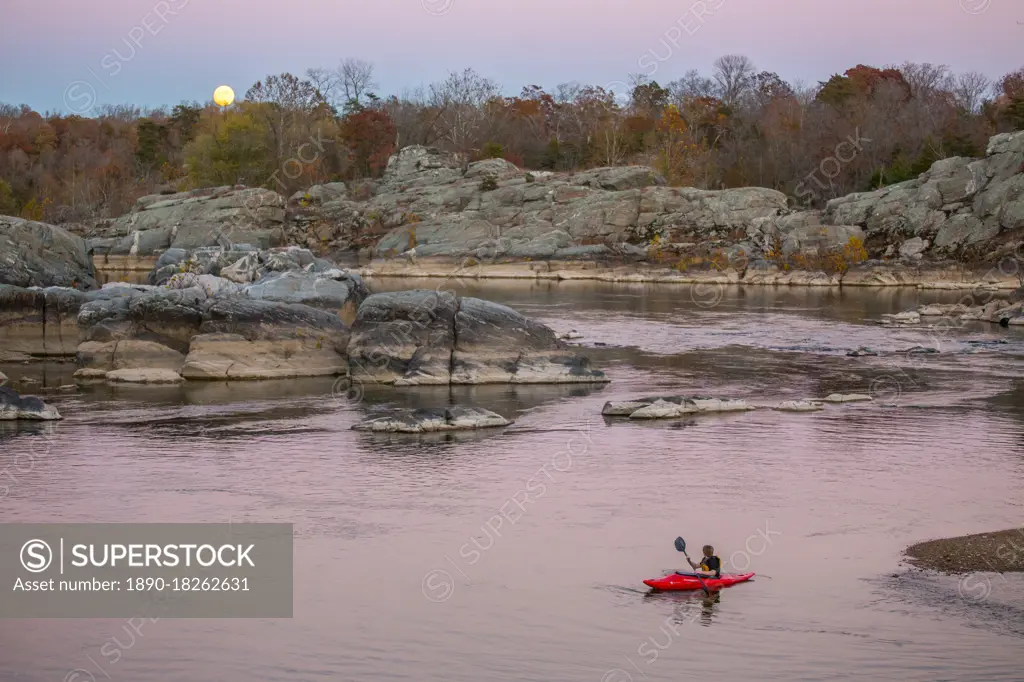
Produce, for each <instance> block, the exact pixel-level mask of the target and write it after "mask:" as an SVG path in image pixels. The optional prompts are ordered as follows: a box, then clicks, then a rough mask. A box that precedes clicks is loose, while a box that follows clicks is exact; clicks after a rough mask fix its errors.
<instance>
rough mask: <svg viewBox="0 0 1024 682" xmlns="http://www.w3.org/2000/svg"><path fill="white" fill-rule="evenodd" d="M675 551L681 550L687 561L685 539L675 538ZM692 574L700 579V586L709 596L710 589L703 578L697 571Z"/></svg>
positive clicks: (688, 557)
mask: <svg viewBox="0 0 1024 682" xmlns="http://www.w3.org/2000/svg"><path fill="white" fill-rule="evenodd" d="M676 551H679V552H682V553H683V556H685V557H686V560H687V561H689V560H690V555H689V554H687V553H686V540H684V539H682V538H681V537H679V538H676ZM693 575H694V577H696V578H697V580H699V581H700V586H701V587H703V588H704V594H706V595H707V596H709V597H710V596H711V590H709V589H708V586H707V584H706V583H705V582H704V579H703V578H701V577H700V574H699V573H694V574H693Z"/></svg>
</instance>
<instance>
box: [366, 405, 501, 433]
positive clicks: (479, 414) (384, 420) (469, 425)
mask: <svg viewBox="0 0 1024 682" xmlns="http://www.w3.org/2000/svg"><path fill="white" fill-rule="evenodd" d="M512 423H513V422H512V421H511V420H508V419H505V418H504V417H502V416H501V415H500V414H497V413H495V412H491V411H490V410H484V409H481V408H478V407H448V408H427V409H421V410H414V411H412V412H406V413H402V414H397V415H395V416H393V417H381V418H379V419H370V420H368V421H364V422H361V423H359V424H356V425H354V426H353V427H352V428H353V429H354V430H356V431H375V432H383V433H432V432H436V431H468V430H472V429H485V428H494V427H498V426H508V425H509V424H512Z"/></svg>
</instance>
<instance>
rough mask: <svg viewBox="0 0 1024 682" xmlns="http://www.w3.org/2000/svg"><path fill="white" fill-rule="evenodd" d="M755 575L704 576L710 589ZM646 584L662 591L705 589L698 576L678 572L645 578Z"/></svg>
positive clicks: (725, 574)
mask: <svg viewBox="0 0 1024 682" xmlns="http://www.w3.org/2000/svg"><path fill="white" fill-rule="evenodd" d="M753 577H754V574H753V573H723V574H722V577H721V578H704V585H707V586H708V589H709V590H713V589H717V588H719V587H729V586H730V585H735V584H736V583H742V582H746V581H748V580H750V579H751V578H753ZM644 585H647V586H648V587H653V588H654V589H656V590H660V591H662V592H674V591H679V590H703V589H704V587H703V586H702V585H701V584H700V580H699V579H698V578H696V577H694V576H692V575H679V574H678V573H671V574H669V575H666V576H665V577H664V578H651V579H649V580H645V581H644Z"/></svg>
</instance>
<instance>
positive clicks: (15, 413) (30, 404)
mask: <svg viewBox="0 0 1024 682" xmlns="http://www.w3.org/2000/svg"><path fill="white" fill-rule="evenodd" d="M62 418H63V417H61V416H60V412H58V411H57V409H56V408H55V407H51V406H50V405H47V404H46V403H44V402H43V401H42V400H40V399H39V398H36V397H35V396H22V395H21V394H19V393H18V392H17V391H15V390H13V389H10V388H4V387H3V386H0V421H14V420H16V419H25V420H30V421H55V420H58V419H62Z"/></svg>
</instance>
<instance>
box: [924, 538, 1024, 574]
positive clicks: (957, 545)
mask: <svg viewBox="0 0 1024 682" xmlns="http://www.w3.org/2000/svg"><path fill="white" fill-rule="evenodd" d="M904 554H906V556H907V557H908V559H909V561H910V563H911V564H912V565H914V566H916V567H917V568H923V569H930V570H934V571H940V572H942V573H974V572H991V573H1020V572H1024V527H1022V528H1010V529H1007V530H998V531H990V532H987V533H975V534H972V535H961V536H958V537H952V538H940V539H937V540H927V541H925V542H919V543H917V544H914V545H911V546H910V547H907V549H906V550H904Z"/></svg>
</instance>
